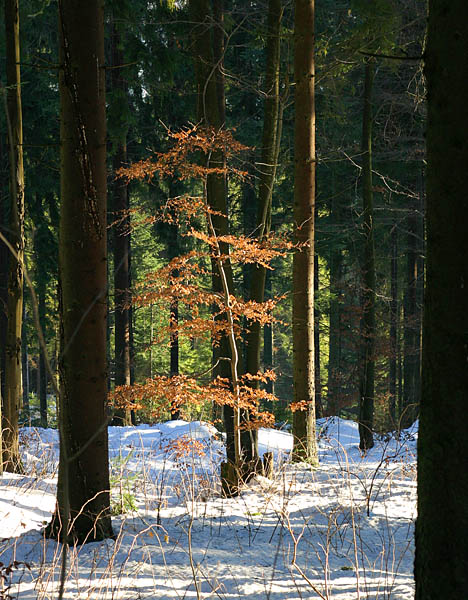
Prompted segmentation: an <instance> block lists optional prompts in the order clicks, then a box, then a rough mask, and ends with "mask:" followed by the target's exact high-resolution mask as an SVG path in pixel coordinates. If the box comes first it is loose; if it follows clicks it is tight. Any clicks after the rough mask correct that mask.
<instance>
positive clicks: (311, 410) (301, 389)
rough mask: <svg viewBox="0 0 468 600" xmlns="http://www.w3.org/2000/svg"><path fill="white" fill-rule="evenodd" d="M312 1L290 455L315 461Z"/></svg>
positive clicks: (300, 141)
mask: <svg viewBox="0 0 468 600" xmlns="http://www.w3.org/2000/svg"><path fill="white" fill-rule="evenodd" d="M314 13H315V3H314V0H295V16H294V80H295V84H296V85H295V97H294V103H295V120H294V223H295V227H296V230H295V240H296V242H297V243H298V244H300V248H299V249H298V250H296V252H295V253H294V259H293V321H292V327H293V372H294V402H297V403H301V404H302V403H303V404H304V409H303V410H296V411H295V412H294V418H293V435H294V448H293V458H294V460H296V461H298V460H307V461H309V462H311V463H312V464H317V463H318V451H317V440H316V436H315V357H314V209H315V163H316V154H315V96H314V85H315V81H314V79H315V61H314V45H315V34H314V31H315V30H314Z"/></svg>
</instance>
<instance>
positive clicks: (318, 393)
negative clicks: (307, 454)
mask: <svg viewBox="0 0 468 600" xmlns="http://www.w3.org/2000/svg"><path fill="white" fill-rule="evenodd" d="M315 215H316V216H317V206H316V207H315ZM318 291H319V258H318V254H317V253H315V257H314V296H315V298H317V294H318ZM314 360H315V416H316V417H317V418H320V417H322V416H323V406H322V383H321V379H320V313H319V311H318V308H317V303H316V302H314Z"/></svg>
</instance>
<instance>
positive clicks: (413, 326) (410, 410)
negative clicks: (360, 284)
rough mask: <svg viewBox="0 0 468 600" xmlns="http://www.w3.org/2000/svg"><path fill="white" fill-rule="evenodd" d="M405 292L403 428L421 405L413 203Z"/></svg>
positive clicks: (418, 262) (416, 225) (416, 247)
mask: <svg viewBox="0 0 468 600" xmlns="http://www.w3.org/2000/svg"><path fill="white" fill-rule="evenodd" d="M407 228H408V232H407V251H406V293H405V302H404V334H403V335H404V337H403V352H404V358H403V378H404V382H403V402H402V406H401V412H400V422H401V427H402V428H403V429H405V428H406V427H409V426H410V425H411V423H412V422H413V421H414V419H415V418H416V415H417V412H418V405H419V387H418V384H419V343H420V318H419V309H418V307H417V290H418V279H419V277H420V274H419V266H420V260H419V258H418V254H419V252H418V247H419V243H418V213H417V210H416V207H415V206H410V213H409V215H408V220H407Z"/></svg>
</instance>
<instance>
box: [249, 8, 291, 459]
mask: <svg viewBox="0 0 468 600" xmlns="http://www.w3.org/2000/svg"><path fill="white" fill-rule="evenodd" d="M282 15H283V10H282V8H281V1H280V0H270V2H269V4H268V20H267V35H268V39H267V47H266V81H265V84H266V99H265V105H264V119H263V134H262V148H261V150H262V151H261V158H260V164H259V171H260V172H259V189H258V212H257V223H256V228H255V233H256V236H257V239H258V240H259V241H263V240H264V239H265V238H266V237H267V236H268V234H269V233H270V229H271V202H272V195H273V186H274V183H275V177H276V163H277V158H278V156H277V153H278V148H279V140H278V127H279V72H280V26H281V19H282ZM265 279H266V268H265V267H263V266H261V265H253V267H252V271H251V277H250V300H253V301H255V302H259V303H260V302H263V300H264V296H265ZM247 327H248V330H247V335H246V344H245V352H246V371H247V373H251V374H252V375H255V374H257V373H258V371H259V370H260V342H261V325H260V323H259V322H258V321H251V322H249V323H248V325H247ZM254 385H255V386H256V387H257V386H258V382H256V383H255V384H254ZM243 447H244V448H245V449H246V459H247V460H249V461H257V460H258V434H257V431H252V430H251V431H250V432H247V433H246V434H244V435H243Z"/></svg>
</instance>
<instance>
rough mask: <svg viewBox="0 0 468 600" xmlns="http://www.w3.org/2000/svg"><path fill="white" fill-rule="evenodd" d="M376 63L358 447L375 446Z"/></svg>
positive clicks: (370, 67) (365, 154) (367, 156)
mask: <svg viewBox="0 0 468 600" xmlns="http://www.w3.org/2000/svg"><path fill="white" fill-rule="evenodd" d="M373 81H374V62H373V60H372V59H371V60H367V61H366V66H365V80H364V112H363V119H362V200H363V220H364V223H363V229H364V261H363V288H364V289H363V291H362V321H361V337H362V339H361V347H362V359H361V360H362V364H361V381H360V405H359V437H360V443H359V447H360V448H361V450H368V449H369V448H372V447H373V445H374V437H373V433H372V430H373V427H374V375H375V250H374V220H373V219H374V216H373V193H372V86H373Z"/></svg>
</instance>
